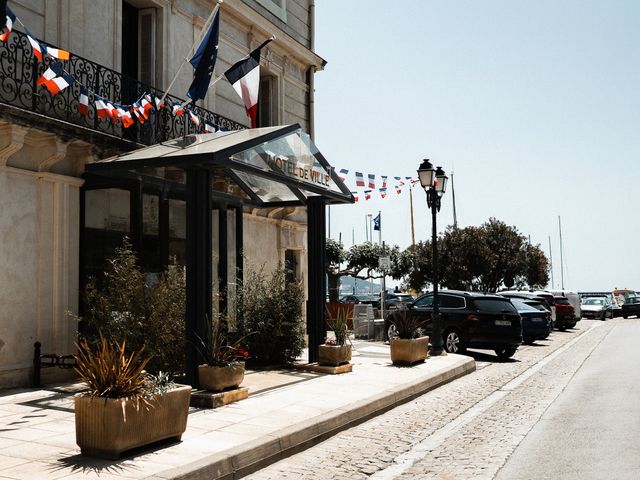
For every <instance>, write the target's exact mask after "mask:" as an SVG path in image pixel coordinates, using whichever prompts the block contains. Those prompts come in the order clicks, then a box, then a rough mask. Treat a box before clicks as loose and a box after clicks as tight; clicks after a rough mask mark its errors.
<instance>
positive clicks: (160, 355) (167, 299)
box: [81, 238, 186, 374]
mask: <svg viewBox="0 0 640 480" xmlns="http://www.w3.org/2000/svg"><path fill="white" fill-rule="evenodd" d="M84 298H85V313H84V316H83V317H82V318H81V320H82V321H83V322H84V328H83V334H84V336H85V337H86V338H88V339H89V341H90V342H92V343H94V344H95V343H97V342H98V340H99V338H98V336H99V333H98V332H102V334H104V336H105V337H106V339H107V340H108V341H110V342H120V341H122V339H126V345H127V353H131V352H135V351H137V350H140V349H141V348H143V347H144V349H145V352H146V353H147V355H149V356H150V357H151V358H150V360H149V363H148V365H147V369H148V370H149V371H151V372H159V371H164V372H169V373H172V374H175V373H179V372H184V370H185V352H184V350H185V349H184V345H185V322H184V312H185V298H186V292H185V286H184V273H183V269H182V267H180V266H174V267H169V269H168V270H166V271H165V272H163V273H162V274H161V275H160V277H159V279H158V282H157V283H156V284H155V285H153V286H149V285H147V284H146V282H145V275H144V273H143V272H142V269H141V268H140V266H139V265H138V261H137V258H136V255H135V252H134V251H133V247H132V245H131V242H130V241H129V240H128V239H127V238H125V239H124V241H123V244H122V246H121V247H119V248H117V249H116V251H115V254H114V256H113V257H112V258H110V259H108V260H107V265H106V269H105V272H104V278H103V279H102V282H100V283H98V281H97V280H96V279H94V278H90V279H89V280H88V282H87V285H86V288H85V294H84Z"/></svg>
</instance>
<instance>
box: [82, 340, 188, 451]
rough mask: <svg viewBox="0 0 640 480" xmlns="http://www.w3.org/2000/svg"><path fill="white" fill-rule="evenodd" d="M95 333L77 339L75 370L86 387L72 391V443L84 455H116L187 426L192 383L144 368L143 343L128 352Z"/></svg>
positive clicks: (178, 435) (171, 435) (177, 434)
mask: <svg viewBox="0 0 640 480" xmlns="http://www.w3.org/2000/svg"><path fill="white" fill-rule="evenodd" d="M125 343H126V342H125V341H123V342H122V343H121V344H119V343H117V342H113V341H109V340H107V339H106V338H105V337H104V336H103V335H102V332H100V340H99V342H98V344H97V345H95V346H94V345H91V344H90V343H89V342H88V341H87V340H86V339H83V340H81V341H80V342H79V343H77V344H76V346H77V354H76V355H75V357H76V367H75V370H76V372H77V373H78V374H79V375H80V378H81V379H82V380H83V381H84V382H86V384H87V385H88V387H89V390H88V391H87V392H85V393H81V394H78V395H76V397H75V398H74V400H75V421H76V442H77V444H78V446H79V447H80V449H81V451H82V454H83V455H91V456H97V457H103V458H110V459H116V458H118V457H119V456H120V454H121V453H122V452H124V451H126V450H130V449H132V448H135V447H140V446H142V445H147V444H150V443H154V442H157V441H159V440H164V439H167V438H172V439H175V440H180V438H181V437H182V434H183V433H184V431H185V429H186V427H187V414H188V412H189V399H190V395H191V387H190V386H188V385H177V384H175V383H173V382H171V381H170V379H169V377H168V375H163V374H162V373H159V374H158V376H157V377H154V376H151V375H148V374H146V373H145V371H144V368H145V366H146V365H147V363H148V361H149V358H148V357H145V356H144V347H143V348H140V349H139V350H136V351H134V352H133V353H131V354H130V355H127V354H126V352H125Z"/></svg>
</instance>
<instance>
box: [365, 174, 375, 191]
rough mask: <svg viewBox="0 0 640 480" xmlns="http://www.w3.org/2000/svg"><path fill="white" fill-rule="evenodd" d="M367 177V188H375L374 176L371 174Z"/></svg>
mask: <svg viewBox="0 0 640 480" xmlns="http://www.w3.org/2000/svg"><path fill="white" fill-rule="evenodd" d="M367 176H368V177H369V188H376V176H375V175H372V174H371V173H370V174H369V175H367Z"/></svg>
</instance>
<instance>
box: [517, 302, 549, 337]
mask: <svg viewBox="0 0 640 480" xmlns="http://www.w3.org/2000/svg"><path fill="white" fill-rule="evenodd" d="M522 301H523V302H524V303H526V304H527V305H530V306H532V307H533V308H535V309H536V310H539V311H540V312H542V313H544V316H545V317H546V318H548V319H549V321H548V325H549V334H551V333H552V332H553V319H552V318H551V310H549V308H548V306H547V302H546V301H544V300H542V301H540V300H522Z"/></svg>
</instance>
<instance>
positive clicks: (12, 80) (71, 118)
mask: <svg viewBox="0 0 640 480" xmlns="http://www.w3.org/2000/svg"><path fill="white" fill-rule="evenodd" d="M51 62H52V60H51V59H50V58H49V57H48V56H46V55H45V59H44V63H41V62H39V61H38V60H37V59H36V58H35V57H34V56H33V50H32V48H31V44H30V43H29V40H28V39H27V36H26V35H25V34H24V33H22V32H18V31H16V30H14V31H13V32H11V35H10V36H9V39H8V41H7V42H6V43H5V42H0V103H5V104H8V105H13V106H15V107H18V108H21V109H25V110H29V111H32V112H36V113H39V114H42V115H45V116H47V117H51V118H55V119H58V120H63V121H66V122H69V123H72V124H75V125H79V126H82V127H85V128H90V129H92V130H95V131H98V132H102V133H107V134H110V135H114V136H116V137H120V138H123V139H126V140H129V141H133V142H138V143H141V144H144V145H153V144H155V143H159V142H163V141H166V140H169V139H172V138H176V137H179V136H182V135H184V134H185V133H197V132H202V131H203V130H204V122H201V126H200V127H196V126H195V125H193V124H191V121H190V119H189V116H188V115H187V114H185V115H183V116H182V117H176V116H174V115H172V113H171V112H170V111H169V110H170V109H169V108H164V109H161V110H159V111H154V112H153V113H152V114H151V115H149V120H148V121H145V123H144V124H142V125H141V124H139V123H138V122H136V123H135V125H132V126H131V127H129V128H128V129H125V128H123V126H122V124H121V123H120V122H118V123H113V121H112V120H111V119H108V118H107V119H103V118H97V116H96V110H95V105H94V103H93V102H92V101H90V102H89V113H88V114H87V115H86V116H84V115H81V114H80V113H79V112H78V102H79V98H80V85H79V84H78V83H75V84H73V85H72V86H70V87H68V88H66V89H65V90H63V91H62V92H60V93H58V94H57V95H51V94H50V93H49V91H48V90H47V89H46V88H45V87H44V86H40V87H39V86H37V85H36V82H37V80H38V78H40V76H41V75H42V74H43V73H44V71H45V70H46V69H47V68H48V67H49V66H50V64H51ZM61 63H62V65H63V67H64V69H65V70H66V71H67V72H68V73H69V74H71V75H72V76H73V77H74V78H75V79H76V80H77V81H79V82H81V83H83V84H84V85H86V86H87V88H89V89H90V90H92V91H94V92H96V93H97V94H98V95H100V96H101V97H103V98H105V99H107V100H109V101H111V102H114V103H119V104H121V105H130V104H132V103H133V102H135V101H136V100H138V99H139V98H140V97H141V96H142V95H143V94H145V93H149V94H152V95H156V96H157V97H159V98H161V97H162V95H163V94H164V92H162V91H159V90H157V89H155V88H154V87H151V86H149V85H145V84H143V83H140V82H138V81H137V80H135V79H133V78H131V77H129V76H127V75H124V74H122V73H119V72H116V71H115V70H111V69H110V68H106V67H104V66H102V65H99V64H97V63H95V62H92V61H91V60H87V59H86V58H83V57H80V56H78V55H74V54H71V58H70V59H69V60H66V61H63V62H61ZM167 98H168V99H169V100H170V101H171V102H173V103H174V104H175V103H182V102H183V101H184V99H180V98H178V97H175V96H173V95H167ZM190 109H191V111H193V112H194V113H195V114H196V115H198V116H199V117H200V118H201V120H204V121H206V122H207V123H209V124H212V125H215V126H217V127H218V128H222V129H223V130H242V129H245V128H246V127H245V126H244V125H242V124H239V123H237V122H234V121H233V120H230V119H228V118H226V117H223V116H221V115H218V114H217V113H213V112H211V111H209V110H206V109H204V108H200V107H193V106H192V107H190ZM154 110H155V108H154ZM185 128H186V132H185Z"/></svg>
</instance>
